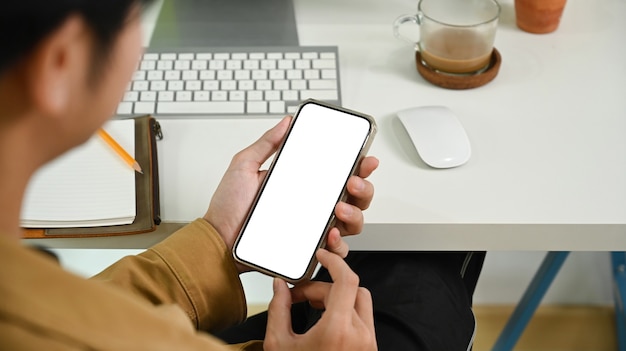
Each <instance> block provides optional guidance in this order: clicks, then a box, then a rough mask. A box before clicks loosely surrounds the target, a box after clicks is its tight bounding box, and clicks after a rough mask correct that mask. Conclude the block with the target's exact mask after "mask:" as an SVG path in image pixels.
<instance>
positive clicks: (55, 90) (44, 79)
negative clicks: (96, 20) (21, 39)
mask: <svg viewBox="0 0 626 351" xmlns="http://www.w3.org/2000/svg"><path fill="white" fill-rule="evenodd" d="M88 33H89V32H88V31H87V28H86V25H85V23H84V21H83V20H82V19H81V18H80V17H79V16H76V15H74V16H70V17H68V18H67V19H66V20H65V21H64V22H63V24H62V25H61V26H60V27H58V28H57V29H56V30H55V31H54V32H52V33H50V34H49V35H48V36H47V37H46V38H45V39H44V40H43V41H42V42H41V43H40V44H39V45H37V46H36V47H35V49H34V50H33V52H32V55H31V60H30V61H31V62H29V65H28V66H29V67H28V68H29V69H28V73H27V76H28V78H27V86H28V90H29V94H30V96H31V99H32V100H31V101H32V107H33V108H35V109H37V110H38V111H39V112H40V113H42V114H44V115H47V116H55V117H57V116H62V115H64V114H65V112H66V111H67V109H68V108H69V107H70V103H71V98H72V95H73V93H74V92H76V89H77V87H78V89H80V87H81V86H79V85H77V84H82V85H84V84H85V82H86V74H87V68H88V66H89V62H88V60H89V57H90V56H89V50H90V41H89V35H88Z"/></svg>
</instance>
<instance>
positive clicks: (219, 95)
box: [211, 90, 228, 101]
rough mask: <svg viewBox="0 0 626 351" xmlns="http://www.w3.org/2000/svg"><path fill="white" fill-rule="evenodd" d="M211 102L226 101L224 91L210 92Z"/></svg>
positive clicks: (226, 96)
mask: <svg viewBox="0 0 626 351" xmlns="http://www.w3.org/2000/svg"><path fill="white" fill-rule="evenodd" d="M211 100H212V101H226V100H228V94H227V92H225V91H221V90H217V91H213V92H211Z"/></svg>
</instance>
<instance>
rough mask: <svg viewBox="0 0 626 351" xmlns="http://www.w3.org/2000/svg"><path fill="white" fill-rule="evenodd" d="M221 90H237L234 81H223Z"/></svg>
mask: <svg viewBox="0 0 626 351" xmlns="http://www.w3.org/2000/svg"><path fill="white" fill-rule="evenodd" d="M220 86H221V87H222V90H237V81H236V80H223V81H222V83H221V85H220Z"/></svg>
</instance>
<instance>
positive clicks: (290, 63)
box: [278, 60, 293, 69]
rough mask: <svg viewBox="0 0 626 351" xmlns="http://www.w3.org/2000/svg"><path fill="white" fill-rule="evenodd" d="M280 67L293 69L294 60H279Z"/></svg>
mask: <svg viewBox="0 0 626 351" xmlns="http://www.w3.org/2000/svg"><path fill="white" fill-rule="evenodd" d="M278 69H293V60H279V61H278Z"/></svg>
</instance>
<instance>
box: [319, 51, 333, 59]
mask: <svg viewBox="0 0 626 351" xmlns="http://www.w3.org/2000/svg"><path fill="white" fill-rule="evenodd" d="M320 58H321V59H331V60H334V59H335V53H334V52H322V53H320Z"/></svg>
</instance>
